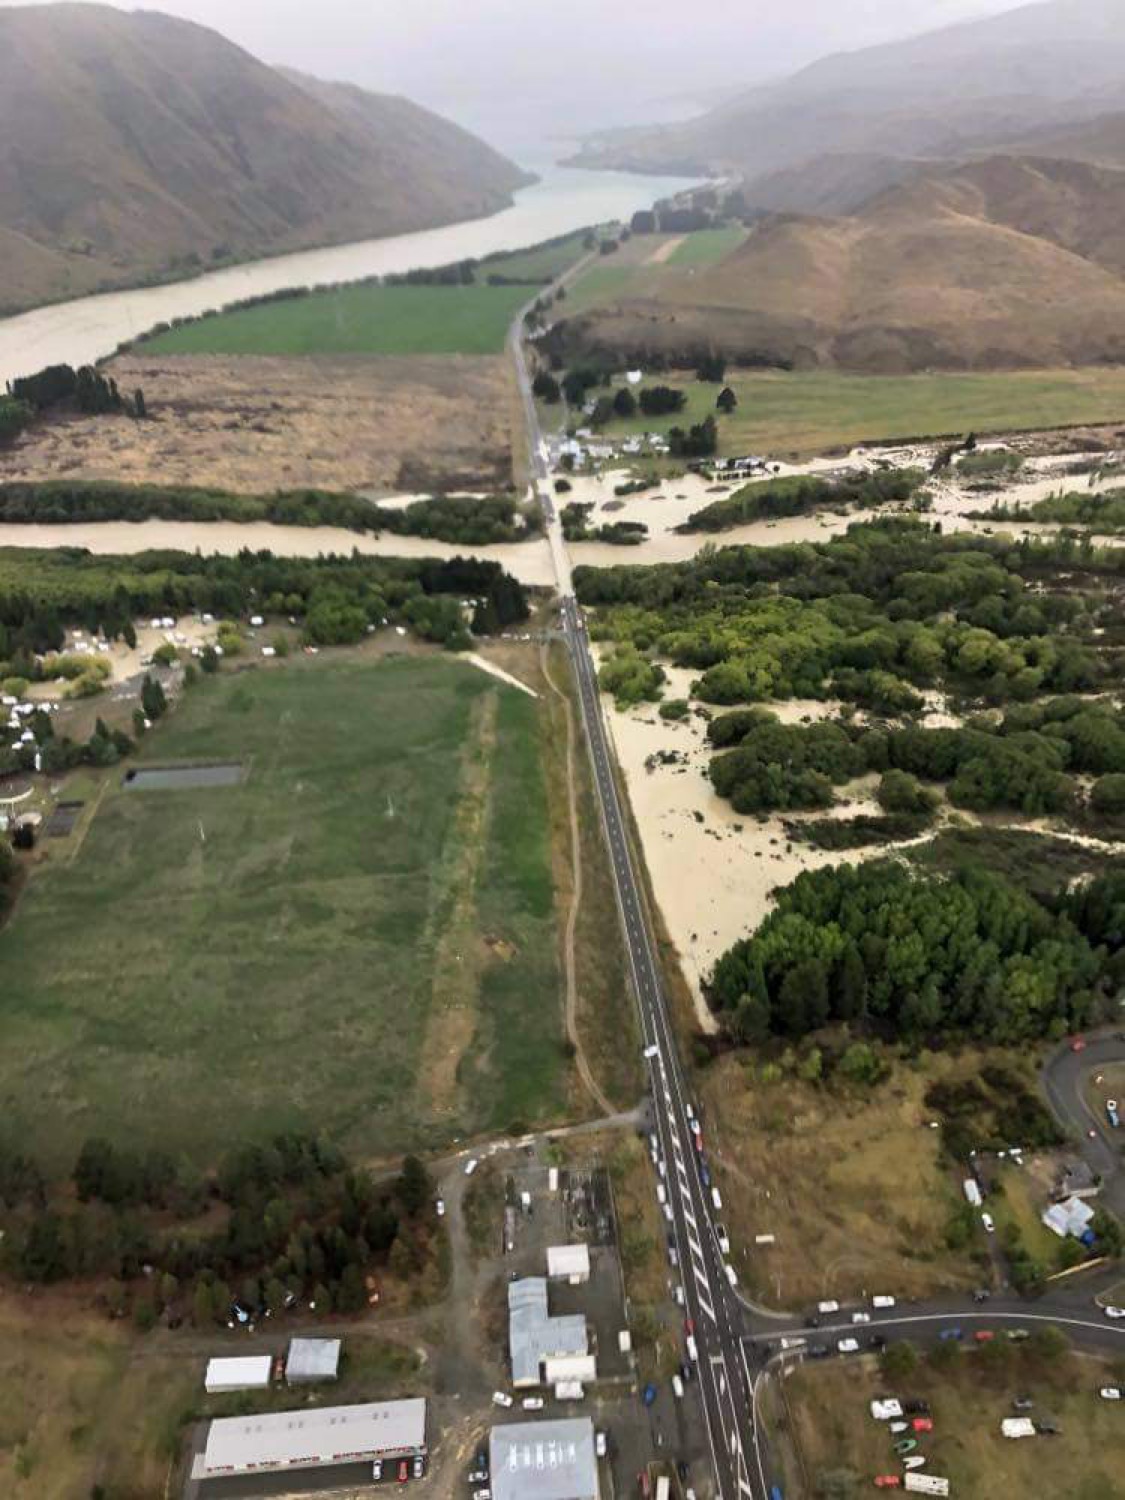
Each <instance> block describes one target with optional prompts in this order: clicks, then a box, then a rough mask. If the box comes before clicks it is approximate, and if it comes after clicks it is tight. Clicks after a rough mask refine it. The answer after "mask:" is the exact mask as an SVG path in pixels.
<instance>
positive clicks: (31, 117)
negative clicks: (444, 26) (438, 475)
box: [0, 3, 533, 312]
mask: <svg viewBox="0 0 1125 1500" xmlns="http://www.w3.org/2000/svg"><path fill="white" fill-rule="evenodd" d="M531 180H533V179H532V178H531V177H530V176H529V175H528V174H526V173H524V172H522V171H521V170H520V169H519V168H518V167H517V166H516V165H515V164H514V163H512V162H510V161H508V160H507V159H506V158H505V157H503V156H501V155H500V153H498V152H496V151H494V150H493V149H492V148H491V147H489V146H487V145H486V144H485V143H484V142H482V141H479V140H477V139H476V138H475V137H474V136H472V135H470V134H469V133H468V132H467V131H464V130H462V129H461V128H460V127H459V126H456V125H454V124H452V123H450V122H449V121H446V120H444V119H442V118H441V117H440V116H437V115H434V114H431V113H430V112H429V111H426V110H424V109H422V108H421V107H420V106H418V105H415V104H412V103H411V102H410V101H408V100H404V99H399V98H396V97H394V96H388V95H377V94H370V93H366V92H365V91H363V90H361V89H358V88H354V87H353V86H351V85H343V84H328V83H321V82H320V81H319V80H315V79H309V78H305V77H304V76H303V75H296V77H295V76H294V75H292V74H285V73H282V72H280V71H279V70H275V69H273V68H270V67H268V66H267V65H266V64H265V63H262V62H259V61H258V60H257V59H256V58H254V57H252V56H251V55H250V54H249V53H247V52H245V51H244V50H243V49H242V48H239V47H237V46H235V45H234V44H233V43H231V42H228V41H227V40H226V39H225V38H223V37H221V36H220V35H219V34H218V33H217V32H214V31H211V30H209V29H208V28H206V27H203V26H199V25H196V24H195V23H193V22H189V21H181V20H179V19H176V18H173V17H169V16H165V15H162V14H161V13H160V12H157V11H137V12H128V13H127V12H123V11H118V10H115V9H113V8H111V7H109V6H104V5H90V4H77V3H64V4H58V5H33V6H17V7H11V8H3V9H0V248H2V249H3V251H4V258H5V271H6V273H8V272H9V261H10V263H11V272H10V274H6V278H5V279H6V283H7V284H6V286H5V288H4V289H3V290H0V298H2V299H3V301H4V303H5V304H6V305H5V307H4V309H3V310H4V311H5V312H12V311H15V310H17V309H19V308H20V307H25V306H29V305H34V304H35V303H37V302H41V301H48V300H57V299H58V298H60V297H65V296H77V295H81V294H83V293H84V292H88V291H93V290H102V289H108V287H110V286H121V285H128V284H135V283H136V282H137V281H143V280H150V279H160V278H167V277H168V276H172V275H176V274H180V275H183V274H190V273H191V272H192V271H194V270H198V269H200V268H202V267H203V266H205V265H207V264H214V263H218V262H222V261H225V260H228V259H246V258H251V257H254V256H258V255H266V254H274V253H278V252H283V251H287V250H296V249H303V248H308V247H310V246H313V245H324V244H332V243H342V242H346V241H348V240H353V239H363V238H373V237H376V236H380V235H387V234H399V233H406V232H409V231H412V230H418V229H425V228H431V227H435V226H437V225H439V224H444V223H451V222H455V221H456V220H459V219H467V218H475V217H478V216H481V215H483V214H487V213H492V212H495V211H496V210H497V209H499V208H502V207H504V206H506V205H507V204H508V203H509V202H510V201H511V193H512V192H513V191H514V190H515V189H516V188H517V187H520V186H523V185H525V184H526V183H527V182H529V181H531Z"/></svg>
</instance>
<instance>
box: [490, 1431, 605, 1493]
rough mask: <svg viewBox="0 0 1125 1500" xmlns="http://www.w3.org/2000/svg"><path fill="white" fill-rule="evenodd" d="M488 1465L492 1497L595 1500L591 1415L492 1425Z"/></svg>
mask: <svg viewBox="0 0 1125 1500" xmlns="http://www.w3.org/2000/svg"><path fill="white" fill-rule="evenodd" d="M489 1466H490V1473H491V1477H492V1500H598V1459H597V1454H596V1453H595V1451H594V1424H593V1422H591V1420H590V1418H589V1417H575V1418H573V1419H571V1420H569V1421H566V1422H513V1423H511V1424H510V1425H508V1426H503V1427H494V1428H493V1429H492V1435H491V1437H490V1438H489Z"/></svg>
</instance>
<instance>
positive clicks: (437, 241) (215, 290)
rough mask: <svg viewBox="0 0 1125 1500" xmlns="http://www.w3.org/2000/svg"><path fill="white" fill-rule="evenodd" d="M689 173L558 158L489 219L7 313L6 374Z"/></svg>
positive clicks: (393, 265)
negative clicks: (583, 165) (645, 173)
mask: <svg viewBox="0 0 1125 1500" xmlns="http://www.w3.org/2000/svg"><path fill="white" fill-rule="evenodd" d="M691 182H692V179H690V178H685V177H640V176H637V175H635V174H632V173H628V172H583V171H581V170H579V169H578V168H576V167H556V166H553V167H549V168H548V169H547V170H546V171H544V172H543V174H542V176H541V178H540V181H539V182H537V183H535V184H534V185H533V186H532V187H528V188H523V189H521V190H520V191H519V192H517V193H516V194H515V201H514V202H513V204H512V206H511V207H510V208H506V209H503V210H502V211H501V212H500V213H497V214H493V215H491V216H490V217H489V218H486V219H471V220H467V221H465V222H463V223H459V224H447V225H446V226H445V227H444V228H442V229H426V230H422V231H420V232H418V233H415V234H400V235H393V236H391V237H389V238H387V239H380V240H360V241H356V242H355V243H353V244H349V245H334V246H331V247H329V248H327V249H324V250H301V251H297V252H295V253H293V254H291V255H277V256H272V257H271V258H270V259H268V260H257V261H250V262H248V263H247V264H245V265H240V266H229V267H227V268H226V269H225V270H222V271H211V272H208V273H207V274H206V275H203V276H198V277H196V278H194V279H193V280H191V281H176V282H171V283H169V284H168V285H167V286H152V287H143V288H140V289H138V290H136V291H125V292H105V293H103V294H102V295H100V296H97V297H82V298H79V299H78V300H76V301H74V302H58V303H55V304H54V305H53V306H51V307H38V308H35V309H34V310H33V311H31V312H27V313H21V314H20V315H19V316H18V317H14V318H6V319H3V320H0V382H3V381H5V380H11V379H13V378H14V377H15V376H17V375H27V374H30V373H32V372H33V371H35V370H41V369H42V368H43V367H44V366H45V365H51V364H63V363H65V364H71V365H81V364H90V363H92V362H93V361H94V360H98V359H101V358H103V357H104V356H105V355H107V354H111V353H112V352H113V351H114V349H116V348H117V346H118V344H121V343H124V342H125V341H126V340H128V339H131V338H135V337H136V336H137V334H139V333H144V332H145V331H146V330H147V329H149V328H152V327H153V325H154V324H156V323H162V322H170V321H171V320H172V319H173V318H182V317H188V316H191V315H193V314H198V313H203V312H208V311H210V310H212V309H214V308H217V307H223V306H225V305H226V304H227V303H228V302H236V301H238V300H239V299H240V298H242V297H255V296H259V295H261V294H262V293H263V292H275V291H278V290H280V289H281V288H282V287H292V286H320V285H324V284H327V283H331V282H337V281H353V280H356V279H358V278H359V277H362V276H372V275H385V274H386V273H387V272H390V271H410V270H413V269H415V268H416V267H422V266H442V265H448V264H449V263H450V262H451V261H458V260H468V259H475V258H479V257H480V256H483V255H491V254H492V253H493V252H494V251H497V250H519V249H522V248H523V247H525V246H527V245H536V244H539V243H540V242H541V241H543V240H549V239H553V238H554V237H555V235H559V234H565V233H566V232H567V231H568V230H571V229H580V228H582V227H584V226H585V225H588V224H600V223H604V222H605V221H606V220H608V219H628V218H630V217H631V216H632V214H634V213H635V212H636V210H637V209H639V208H648V207H650V206H651V204H652V203H653V202H654V201H655V200H656V199H657V198H663V197H667V196H669V195H670V194H672V193H675V192H678V191H680V190H681V189H682V188H685V187H689V186H691Z"/></svg>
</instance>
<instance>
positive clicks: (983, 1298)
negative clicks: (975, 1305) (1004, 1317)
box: [973, 1286, 992, 1302]
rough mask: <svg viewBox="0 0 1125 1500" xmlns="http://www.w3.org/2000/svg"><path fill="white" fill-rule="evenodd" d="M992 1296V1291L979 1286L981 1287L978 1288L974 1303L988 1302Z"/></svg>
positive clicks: (974, 1295)
mask: <svg viewBox="0 0 1125 1500" xmlns="http://www.w3.org/2000/svg"><path fill="white" fill-rule="evenodd" d="M991 1296H992V1293H991V1292H990V1291H988V1289H987V1288H986V1287H983V1286H979V1287H977V1289H976V1291H975V1292H974V1293H973V1301H974V1302H987V1301H988V1299H989V1297H991Z"/></svg>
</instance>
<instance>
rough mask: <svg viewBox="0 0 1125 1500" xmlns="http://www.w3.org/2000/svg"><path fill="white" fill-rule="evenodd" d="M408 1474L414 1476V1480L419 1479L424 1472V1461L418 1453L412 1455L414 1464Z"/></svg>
mask: <svg viewBox="0 0 1125 1500" xmlns="http://www.w3.org/2000/svg"><path fill="white" fill-rule="evenodd" d="M410 1472H411V1473H412V1474H413V1475H414V1478H415V1479H421V1477H422V1475H423V1474H424V1473H425V1472H426V1460H425V1459H424V1458H423V1457H422V1455H421V1454H420V1453H416V1454H415V1455H414V1462H413V1463H412V1464H411V1466H410Z"/></svg>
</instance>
